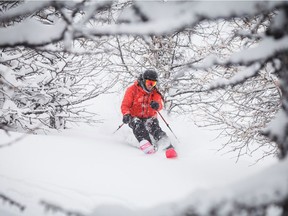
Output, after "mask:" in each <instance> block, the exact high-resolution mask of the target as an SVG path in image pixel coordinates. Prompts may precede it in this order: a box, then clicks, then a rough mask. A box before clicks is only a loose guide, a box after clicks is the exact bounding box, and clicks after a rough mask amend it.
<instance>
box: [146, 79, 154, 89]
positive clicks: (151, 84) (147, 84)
mask: <svg viewBox="0 0 288 216" xmlns="http://www.w3.org/2000/svg"><path fill="white" fill-rule="evenodd" d="M156 84H157V81H156V80H149V79H146V80H145V85H146V86H149V87H154V86H156Z"/></svg>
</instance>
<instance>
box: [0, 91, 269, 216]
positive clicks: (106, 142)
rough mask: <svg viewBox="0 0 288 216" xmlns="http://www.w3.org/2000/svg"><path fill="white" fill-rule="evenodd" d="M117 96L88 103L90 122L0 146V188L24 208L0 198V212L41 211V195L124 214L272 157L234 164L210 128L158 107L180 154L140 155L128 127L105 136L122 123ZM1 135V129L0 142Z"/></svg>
mask: <svg viewBox="0 0 288 216" xmlns="http://www.w3.org/2000/svg"><path fill="white" fill-rule="evenodd" d="M120 102H121V97H119V96H117V97H115V95H110V96H101V97H100V98H98V99H97V100H95V101H94V105H93V109H94V111H97V112H98V113H99V114H100V116H99V117H100V118H102V119H103V124H99V125H98V126H97V127H88V126H80V127H75V128H73V129H69V130H66V131H63V132H59V133H53V134H48V135H31V136H28V137H25V138H24V139H23V140H21V141H19V142H17V143H14V144H13V145H11V146H9V147H5V148H0V194H5V195H7V196H9V197H10V198H13V199H14V200H15V201H18V202H19V203H21V204H23V205H24V206H25V207H26V208H25V211H24V212H20V211H19V210H18V208H16V207H14V206H11V205H9V204H8V203H7V202H4V203H1V204H0V215H5V216H8V215H7V214H8V213H7V212H11V215H25V216H41V215H43V212H45V211H44V206H43V205H42V204H41V202H43V201H44V202H48V203H52V204H56V205H59V206H61V207H63V208H64V209H68V210H71V211H73V210H74V211H79V212H82V213H85V214H87V215H88V214H90V213H91V212H93V211H94V212H95V215H115V212H118V213H119V214H120V212H123V215H128V212H127V211H129V210H128V209H130V210H131V211H137V210H138V209H150V208H155V206H159V205H162V204H165V203H170V202H174V203H175V202H177V201H179V200H183V199H185V198H186V197H188V196H189V195H190V194H192V193H193V192H195V191H199V190H200V189H204V190H205V189H209V190H210V189H212V188H214V187H217V188H218V187H222V186H226V185H227V184H228V183H231V182H234V181H238V180H240V179H243V178H246V177H247V176H250V175H252V174H253V173H255V172H258V171H259V170H262V169H264V168H265V167H267V166H268V165H270V164H272V163H274V161H272V160H266V161H264V162H261V163H258V164H256V165H254V166H250V165H251V164H252V163H253V159H251V160H250V161H247V160H246V159H243V160H240V161H239V162H238V163H235V161H236V160H235V158H231V155H221V153H219V152H217V151H216V150H217V149H218V148H219V146H220V143H219V142H221V140H216V141H215V140H213V141H212V139H213V138H214V136H215V134H212V133H211V132H209V131H205V130H200V129H199V128H197V127H195V126H194V125H193V124H192V123H189V122H186V121H185V120H184V119H181V118H178V119H172V118H170V117H167V116H166V115H165V112H163V114H164V116H165V118H167V121H168V122H169V123H170V126H171V128H172V129H173V130H174V132H175V134H176V135H177V137H178V138H179V140H180V142H177V141H176V140H175V139H174V138H173V135H172V134H171V133H170V132H169V130H168V129H167V127H166V125H165V124H163V122H162V121H161V120H160V121H161V125H162V127H163V129H164V130H165V131H166V132H167V133H168V135H169V136H170V137H171V139H172V140H173V142H174V143H175V145H176V148H177V150H178V154H179V158H178V159H166V158H165V155H164V152H157V153H156V154H154V155H144V154H143V153H142V152H141V151H140V150H138V149H137V148H135V145H136V144H137V142H136V139H135V138H134V137H133V135H132V132H131V130H130V128H129V127H128V126H127V125H124V126H123V127H122V128H121V129H120V130H119V131H117V133H115V134H112V133H113V132H114V131H115V130H116V129H117V128H118V126H119V125H120V124H121V123H122V122H121V120H122V116H121V114H120V111H119V104H120ZM13 136H15V137H17V136H19V134H17V133H15V134H13ZM9 139H11V138H9ZM6 140H8V137H7V136H6V135H4V134H1V141H0V144H3V143H5V141H6ZM106 205H107V206H109V207H107V208H105V207H104V206H106ZM111 206H115V208H112V209H113V210H112V209H111ZM116 206H119V207H116ZM118 208H120V209H121V208H124V209H122V210H119V209H118ZM126 208H128V209H126ZM95 209H96V210H95ZM3 212H5V213H3ZM109 212H110V213H109ZM1 213H2V214H1ZM12 213H13V214H12ZM46 215H55V212H54V213H53V212H48V213H47V214H46ZM56 215H57V214H56ZM60 215H62V214H60ZM132 215H133V214H132ZM9 216H10V215H9Z"/></svg>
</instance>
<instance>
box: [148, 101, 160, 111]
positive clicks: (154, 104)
mask: <svg viewBox="0 0 288 216" xmlns="http://www.w3.org/2000/svg"><path fill="white" fill-rule="evenodd" d="M150 106H151V108H152V109H154V110H158V109H159V103H158V102H156V101H151V103H150Z"/></svg>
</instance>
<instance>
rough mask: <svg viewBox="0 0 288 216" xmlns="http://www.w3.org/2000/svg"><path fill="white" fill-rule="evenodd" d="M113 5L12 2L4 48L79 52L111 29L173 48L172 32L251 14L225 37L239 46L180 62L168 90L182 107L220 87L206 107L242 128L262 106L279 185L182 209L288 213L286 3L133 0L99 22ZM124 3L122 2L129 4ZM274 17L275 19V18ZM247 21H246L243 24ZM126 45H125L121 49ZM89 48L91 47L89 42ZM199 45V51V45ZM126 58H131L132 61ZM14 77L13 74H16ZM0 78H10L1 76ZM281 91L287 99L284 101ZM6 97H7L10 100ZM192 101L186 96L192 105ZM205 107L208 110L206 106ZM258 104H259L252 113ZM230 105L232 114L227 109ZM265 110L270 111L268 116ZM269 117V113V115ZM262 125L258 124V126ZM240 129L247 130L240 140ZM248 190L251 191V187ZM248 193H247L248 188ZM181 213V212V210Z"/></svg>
mask: <svg viewBox="0 0 288 216" xmlns="http://www.w3.org/2000/svg"><path fill="white" fill-rule="evenodd" d="M113 6H114V4H113V2H112V1H101V2H94V1H75V2H62V1H59V2H57V1H43V2H42V1H41V2H40V1H39V2H34V1H27V2H22V3H21V4H19V5H17V7H12V8H11V9H9V10H7V11H5V12H3V13H2V14H1V15H0V22H1V23H6V24H7V25H6V26H5V27H1V29H0V47H2V48H5V49H6V48H18V47H19V46H20V47H25V48H33V49H42V50H45V51H49V50H50V51H52V50H53V51H54V52H55V51H65V52H78V53H80V52H84V51H83V49H80V50H79V49H75V46H74V45H75V43H77V42H78V41H84V43H85V42H86V39H88V40H91V41H93V42H94V41H96V40H98V39H99V38H105V39H107V36H115V37H120V36H121V37H122V36H124V37H131V36H133V39H134V38H136V39H138V38H140V39H141V40H139V41H140V43H143V41H145V38H147V37H148V38H149V43H151V42H152V43H153V42H154V45H155V46H158V45H159V43H163V42H165V41H166V40H167V39H168V42H167V44H164V46H162V47H165V48H166V45H167V47H169V44H170V41H169V38H170V37H171V36H173V35H174V34H175V32H177V33H178V32H183V34H184V33H185V31H187V29H197V28H201V27H202V28H203V29H205V28H204V26H205V25H209V22H211V23H213V22H219V21H223V22H224V21H226V22H229V23H231V22H235V23H239V22H245V20H247V21H248V22H247V23H248V24H247V29H246V27H245V25H242V24H241V25H242V27H241V26H240V27H241V28H242V29H243V31H239V32H232V33H233V35H232V36H228V37H226V38H231V39H232V40H239V38H241V40H239V43H235V44H238V45H240V46H239V47H229V49H230V50H226V51H225V52H223V53H222V54H223V55H220V56H219V55H218V53H219V51H220V50H213V49H211V52H209V53H208V54H211V53H212V54H214V55H209V56H206V53H205V54H204V55H203V56H201V58H200V59H201V60H200V59H198V58H195V59H193V58H191V60H192V61H189V62H183V63H182V64H183V65H185V63H186V66H185V67H176V68H181V70H179V71H177V73H175V74H172V77H177V79H178V80H179V85H178V86H177V85H175V86H174V85H173V88H174V89H171V90H170V89H169V91H168V93H169V94H168V93H167V94H168V95H167V97H168V96H169V97H171V98H172V99H173V98H176V99H177V100H176V99H175V100H174V101H172V99H171V103H172V104H173V103H174V104H175V105H177V107H180V105H181V104H179V103H180V102H181V101H185V100H186V101H187V102H189V103H193V100H190V98H191V97H192V96H194V95H195V94H196V93H199V92H207V93H208V92H210V91H213V90H214V91H215V90H217V91H218V90H219V92H218V93H217V94H218V95H219V97H218V100H216V99H217V98H216V99H215V97H214V96H213V97H212V101H207V102H205V101H204V102H203V107H204V105H205V103H208V104H209V106H210V108H207V109H209V110H207V111H208V112H207V113H210V114H211V113H214V112H215V115H213V116H212V117H213V118H215V121H214V122H217V121H218V122H219V121H220V122H221V121H222V122H223V121H227V119H228V118H232V119H233V118H234V119H236V120H237V119H239V122H237V121H235V122H233V121H230V122H225V123H226V124H227V125H229V124H230V125H231V126H232V127H235V128H238V127H239V126H241V125H240V123H241V120H242V121H246V119H245V118H244V119H243V118H241V117H242V116H243V113H244V114H245V115H247V116H249V115H251V116H252V115H255V110H256V111H259V113H258V116H257V117H258V119H259V120H257V118H256V119H255V121H256V122H261V124H259V125H258V127H259V129H260V128H262V134H263V135H264V136H266V137H267V138H269V139H270V140H271V141H273V142H275V144H276V145H277V149H278V151H279V152H278V153H279V157H280V158H281V159H282V162H281V163H279V166H278V167H277V166H276V167H275V168H278V169H279V173H277V174H278V175H279V176H277V184H273V183H271V182H270V181H273V179H267V182H270V184H269V183H267V184H266V185H268V186H269V188H267V194H268V195H267V194H264V195H263V194H262V193H256V194H254V196H252V197H251V199H253V200H254V202H251V203H246V202H244V201H243V200H241V199H237V198H235V197H234V198H233V197H230V199H228V200H227V199H225V195H223V197H218V198H219V199H218V200H219V201H217V202H213V201H211V202H209V204H207V206H208V207H207V208H205V211H202V210H203V209H201V205H197V202H198V203H199V202H202V203H203V202H205V201H206V200H205V195H204V198H203V199H201V198H200V201H199V200H194V199H191V200H190V203H189V204H187V206H189V207H187V211H186V212H181V214H185V215H194V216H196V215H243V214H244V215H245V214H246V215H267V214H268V213H267V212H268V210H269V207H270V206H278V207H279V208H280V209H281V214H282V215H287V214H288V208H287V205H288V204H287V196H288V194H287V191H284V190H282V191H279V190H281V188H282V189H283V188H286V184H287V182H286V180H287V175H286V172H285V171H287V162H286V160H287V159H286V155H287V151H288V150H287V148H288V84H287V80H288V68H287V65H288V60H287V59H288V57H287V51H288V17H287V16H288V4H287V2H285V1H271V2H253V1H245V2H244V1H243V2H239V1H237V2H233V1H232V2H225V3H223V2H221V3H220V2H141V1H135V2H132V5H131V7H130V8H129V9H128V10H129V11H130V12H129V13H128V15H127V16H126V17H125V18H126V20H125V22H115V23H110V22H106V21H105V20H104V21H103V22H100V23H99V24H95V20H97V18H98V17H99V15H100V17H101V18H103V17H102V16H101V15H103V14H105V13H106V12H107V11H108V12H109V10H110V9H112V8H113ZM119 8H120V9H121V8H122V7H119ZM51 11H52V12H51ZM34 14H41V16H43V17H45V20H46V21H47V20H49V21H50V23H49V25H47V24H43V22H42V21H41V20H37V19H30V18H31V16H32V17H33V15H34ZM271 18H272V20H271V21H270V19H271ZM19 19H20V21H19ZM238 19H239V20H238ZM91 23H92V24H91ZM212 25H214V24H212ZM249 25H251V26H249ZM1 26H3V25H1ZM217 26H218V25H217ZM243 26H244V27H245V28H243ZM216 32H217V31H216ZM186 33H187V32H186ZM205 33H206V32H205V31H203V34H205ZM189 34H192V35H193V31H191V32H189ZM35 35H37V36H35ZM215 37H216V38H217V37H218V39H219V40H221V38H222V36H219V35H215ZM218 39H217V40H218ZM159 40H160V41H159ZM116 41H117V40H116ZM137 42H138V41H137ZM208 42H209V41H208ZM226 42H227V41H221V43H220V44H222V45H223V49H225V48H226V47H225V43H226ZM57 43H63V46H61V47H58V46H56V44H57ZM174 43H175V41H174ZM118 44H120V45H119V46H121V39H119V38H118ZM172 44H173V43H172ZM113 45H114V44H113ZM119 46H118V50H120V49H119ZM210 47H212V48H213V44H210ZM82 48H83V47H82ZM146 48H147V47H146ZM217 49H221V47H219V46H218V47H217ZM204 50H207V49H204ZM88 51H90V50H89V49H88ZM227 51H229V52H227ZM197 52H198V54H199V51H198V50H197ZM159 54H160V53H159V52H158V53H155V55H158V58H157V59H153V60H154V63H153V64H154V65H153V66H158V67H159V64H158V63H159V62H158V61H157V60H159V59H161V58H160V57H163V58H162V62H163V61H164V60H165V58H164V57H165V55H163V56H159ZM144 57H145V56H144ZM154 57H155V56H154ZM6 60H7V59H6ZM199 60H200V61H199ZM118 61H119V60H118ZM111 62H112V61H111ZM122 63H124V62H122ZM125 65H129V64H127V63H125ZM145 66H146V65H145ZM6 67H7V66H6ZM11 68H13V66H11V65H9V66H8V69H5V70H3V69H2V70H1V76H3V75H2V74H4V72H3V71H5V72H6V71H10V72H11V73H5V76H10V75H11V74H13V73H12V72H14V70H13V69H11ZM11 70H12V71H11ZM126 70H127V71H128V72H129V67H126ZM167 71H169V70H167ZM130 72H131V71H130ZM169 72H170V71H169ZM201 73H206V74H207V83H206V85H203V84H202V83H201V82H199V83H198V79H195V80H196V81H197V83H195V85H189V78H188V77H189V76H190V79H191V76H192V75H193V76H198V74H201ZM6 74H8V75H6ZM211 74H212V75H211ZM14 77H15V76H14ZM14 77H13V76H12V79H13V78H14ZM213 77H214V78H215V77H221V79H216V80H214V81H213V82H211V80H212V78H213ZM186 80H188V82H187V85H183V82H184V84H185V82H186ZM16 81H17V80H16ZM16 81H15V82H16ZM1 82H3V81H2V80H1ZM249 82H251V85H249ZM261 83H262V84H261ZM3 86H6V87H5V88H6V89H3V90H1V92H2V95H1V98H3V97H6V96H7V97H11V95H13V94H14V91H15V90H14V89H11V88H9V85H7V84H5V85H3ZM195 86H196V88H195ZM180 87H181V88H180ZM183 87H184V88H183ZM247 88H248V89H247ZM263 88H265V89H263ZM249 89H250V90H249ZM250 91H251V92H252V91H253V94H252V93H251V97H249V95H248V96H245V97H243V96H241V94H242V95H243V94H245V95H246V94H247V93H249V92H250ZM10 94H11V95H10ZM208 96H209V95H208ZM255 96H256V97H255ZM273 96H274V97H273ZM177 97H180V98H177ZM195 97H196V99H197V97H198V96H197V95H196V96H195ZM239 98H240V99H239ZM279 98H280V99H281V103H280V104H279ZM192 99H193V98H192ZM226 99H227V100H228V99H229V101H233V103H231V104H228V107H227V108H225V110H221V109H220V108H219V104H220V103H219V102H221V101H224V100H225V101H226ZM213 100H214V101H213ZM1 101H3V99H2V100H1ZM199 101H200V100H199ZM251 101H252V102H253V103H252V102H251ZM187 102H185V103H186V104H189V103H187ZM213 103H215V107H212V108H211V105H213ZM235 104H236V105H235ZM263 104H264V105H263ZM203 107H202V109H206V108H205V107H204V108H203ZM236 108H237V109H236ZM278 108H279V109H278ZM251 110H253V112H252V111H251ZM224 111H225V112H226V113H224ZM247 113H248V114H247ZM266 113H269V116H268V117H267V116H266ZM273 113H276V115H275V118H274V119H273V120H271V122H270V123H269V124H268V125H264V124H263V123H265V121H266V119H265V117H267V118H268V120H270V118H271V116H272V114H273ZM214 116H215V117H214ZM262 118H264V120H263V119H262ZM240 129H241V128H240ZM259 129H257V130H258V131H259ZM241 130H242V131H243V133H242V134H241V133H238V134H235V136H236V138H235V139H236V141H237V142H238V141H239V140H241V137H242V136H246V134H249V133H250V131H249V130H247V131H244V130H243V128H242V129H241ZM241 130H240V131H241ZM246 132H247V133H246ZM238 136H239V137H240V138H239V139H238ZM250 137H251V136H250ZM285 162H286V163H285ZM282 171H284V172H282ZM256 186H257V185H255V184H254V187H256ZM247 193H249V190H247ZM245 195H246V196H247V194H245ZM265 195H266V196H265ZM241 196H243V194H242V195H241ZM263 196H265V199H263ZM255 200H256V201H255ZM178 213H179V214H180V212H178ZM176 214H177V213H175V215H176Z"/></svg>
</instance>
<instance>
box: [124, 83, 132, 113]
mask: <svg viewBox="0 0 288 216" xmlns="http://www.w3.org/2000/svg"><path fill="white" fill-rule="evenodd" d="M133 100H134V85H132V86H130V87H128V88H127V90H126V92H125V95H124V98H123V100H122V104H121V112H122V114H123V115H126V114H130V109H131V107H132V105H133Z"/></svg>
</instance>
